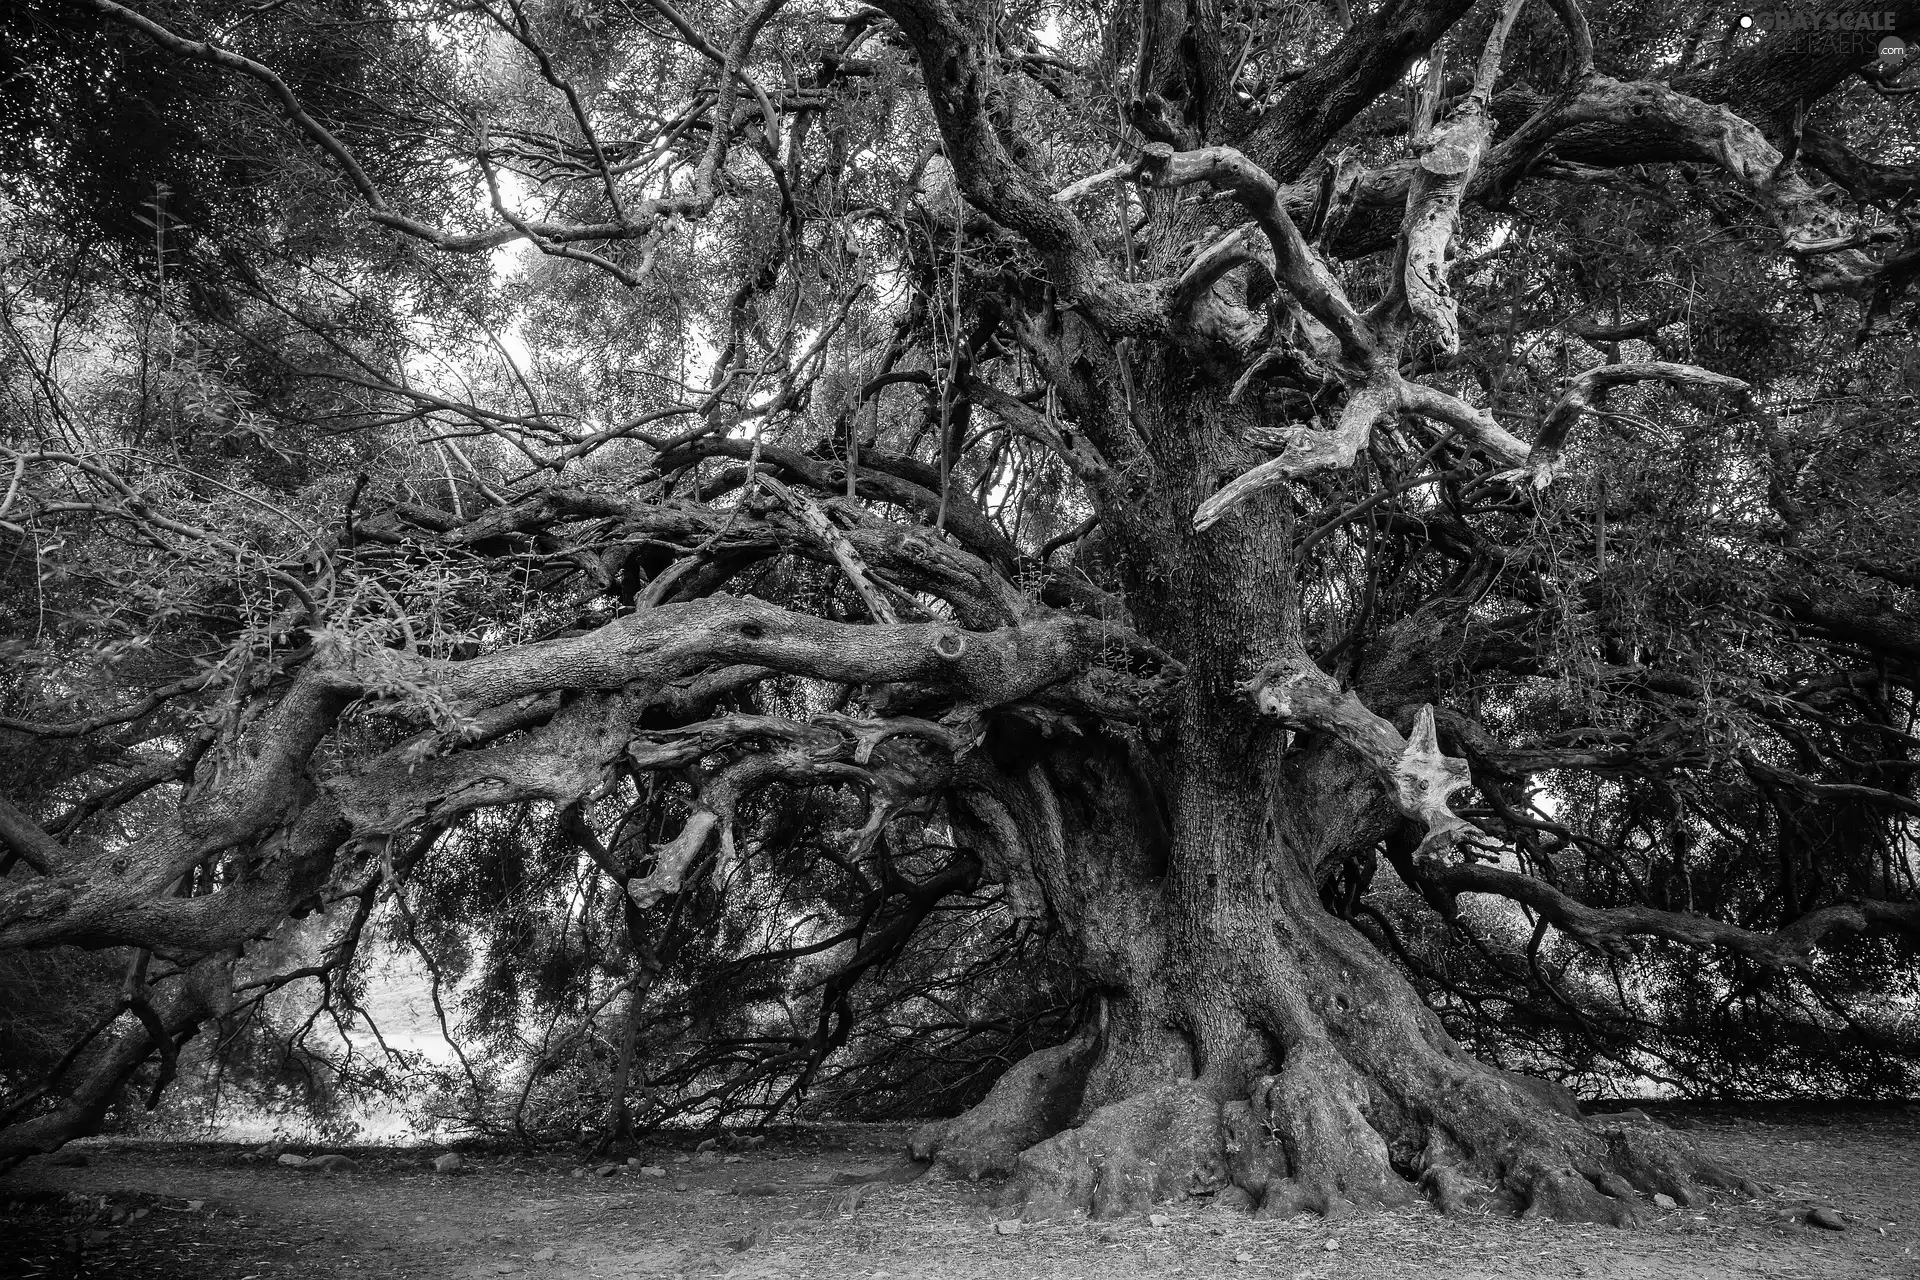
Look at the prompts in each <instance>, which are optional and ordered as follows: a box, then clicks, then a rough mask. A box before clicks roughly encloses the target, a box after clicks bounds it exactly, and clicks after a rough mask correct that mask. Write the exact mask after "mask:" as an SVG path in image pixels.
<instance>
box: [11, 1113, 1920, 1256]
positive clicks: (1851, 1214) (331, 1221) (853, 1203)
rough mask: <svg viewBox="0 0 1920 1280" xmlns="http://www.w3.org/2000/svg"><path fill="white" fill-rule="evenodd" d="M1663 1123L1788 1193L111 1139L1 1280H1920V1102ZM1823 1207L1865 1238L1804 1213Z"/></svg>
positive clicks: (28, 1177)
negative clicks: (1519, 1204)
mask: <svg viewBox="0 0 1920 1280" xmlns="http://www.w3.org/2000/svg"><path fill="white" fill-rule="evenodd" d="M1648 1110H1650V1111H1653V1112H1654V1113H1655V1114H1656V1115H1658V1116H1659V1117H1660V1118H1661V1119H1663V1120H1666V1121H1667V1122H1669V1123H1672V1124H1675V1125H1676V1126H1677V1127H1683V1128H1691V1129H1692V1130H1693V1136H1694V1137H1695V1138H1696V1139H1698V1140H1699V1142H1700V1143H1701V1144H1702V1145H1703V1146H1704V1147H1705V1148H1706V1149H1707V1151H1708V1152H1709V1154H1711V1155H1712V1156H1714V1157H1716V1158H1717V1159H1719V1160H1721V1161H1722V1162H1723V1163H1725V1164H1726V1165H1728V1166H1729V1167H1732V1168H1735V1169H1738V1170H1740V1171H1742V1172H1744V1173H1746V1174H1747V1175H1749V1176H1751V1177H1752V1178H1754V1179H1756V1180H1758V1181H1759V1182H1761V1183H1763V1184H1765V1185H1766V1186H1767V1187H1768V1188H1769V1190H1768V1193H1767V1194H1766V1195H1764V1196H1763V1197H1762V1198H1760V1199H1759V1200H1748V1199H1745V1198H1743V1197H1731V1196H1729V1197H1720V1198H1715V1199H1712V1200H1709V1201H1706V1202H1703V1203H1701V1204H1698V1205H1695V1206H1693V1207H1691V1208H1676V1209H1668V1210H1661V1209H1658V1208H1656V1207H1654V1206H1652V1205H1648V1206H1645V1210H1644V1213H1643V1219H1642V1222H1641V1224H1640V1226H1639V1227H1637V1228H1629V1229H1615V1228H1610V1227H1592V1226H1568V1225H1562V1224H1558V1223H1551V1222H1527V1221H1516V1220H1514V1219H1512V1218H1510V1217H1504V1216H1493V1215H1489V1214H1464V1215H1460V1216H1456V1217H1443V1216H1441V1215H1440V1214H1438V1213H1436V1212H1433V1211H1432V1210H1429V1209H1424V1208H1422V1209H1414V1210H1406V1211H1401V1212H1395V1213H1375V1214H1366V1215H1361V1216H1356V1217H1352V1218H1348V1219H1345V1220H1340V1221H1327V1220H1324V1219H1321V1218H1317V1217H1299V1218H1294V1219H1291V1220H1283V1221H1254V1220H1251V1219H1249V1218H1247V1217H1245V1216H1244V1215H1241V1214H1237V1213H1235V1214H1227V1213H1221V1212H1214V1211H1211V1210H1209V1209H1207V1208H1205V1207H1204V1206H1203V1205H1201V1204H1200V1202H1197V1201H1196V1202H1191V1203H1190V1204H1188V1205H1184V1206H1182V1205H1174V1206H1166V1207H1165V1208H1164V1210H1163V1212H1164V1215H1165V1219H1166V1220H1165V1221H1164V1222H1162V1223H1160V1224H1156V1223H1155V1222H1152V1221H1149V1220H1147V1219H1145V1218H1141V1219H1134V1220H1127V1221H1120V1222H1111V1223H1096V1222H1085V1221H1070V1222H1055V1223H1028V1224H1023V1225H1021V1226H1019V1227H1018V1228H1017V1230H1013V1231H1011V1232H1009V1233H1004V1234H1003V1232H1002V1230H1001V1229H1000V1228H999V1227H996V1223H999V1222H1003V1221H1005V1219H1004V1215H1003V1214H1002V1213H1000V1212H997V1211H996V1210H995V1209H994V1207H993V1205H992V1188H991V1187H990V1186H986V1185H983V1184H974V1183H964V1182H948V1181H937V1180H934V1179H932V1178H928V1177H923V1176H921V1169H922V1167H921V1166H917V1165H913V1164H911V1163H908V1162H906V1161H904V1159H903V1158H902V1157H901V1156H900V1155H899V1154H898V1153H899V1152H900V1151H901V1150H902V1149H903V1148H904V1146H905V1132H906V1131H905V1129H904V1128H901V1127H880V1126H848V1127H836V1128H832V1129H824V1130H820V1131H817V1132H812V1133H807V1134H801V1135H789V1136H788V1137H786V1138H784V1139H780V1140H776V1141H774V1142H770V1143H768V1144H767V1145H766V1146H765V1147H763V1148H761V1149H759V1150H756V1151H753V1152H751V1153H746V1154H744V1155H742V1156H741V1157H740V1158H738V1159H735V1160H733V1161H730V1162H729V1161H725V1160H724V1156H725V1155H726V1154H727V1153H726V1152H725V1151H724V1149H723V1151H722V1152H720V1153H715V1154H714V1155H710V1156H707V1157H704V1158H703V1157H699V1156H695V1155H693V1154H692V1153H691V1151H690V1148H691V1147H692V1145H693V1140H692V1139H689V1140H688V1141H687V1142H686V1143H685V1144H684V1146H683V1147H682V1148H681V1149H675V1148H674V1147H672V1146H668V1145H656V1146H651V1147H648V1148H646V1149H644V1150H643V1151H641V1152H640V1153H639V1154H640V1157H641V1159H642V1160H643V1161H645V1162H648V1163H652V1164H655V1165H657V1166H659V1167H664V1168H665V1169H667V1170H668V1176H666V1177H664V1178H656V1177H649V1176H645V1175H642V1174H639V1173H637V1172H622V1173H618V1174H614V1175H611V1176H607V1177H599V1176H593V1175H592V1174H589V1175H588V1176H586V1177H584V1178H582V1177H576V1176H574V1171H575V1170H577V1169H580V1168H581V1167H582V1158H581V1157H579V1156H573V1155H565V1156H563V1155H553V1154H541V1155H526V1154H514V1153H505V1154H491V1155H489V1154H476V1153H471V1152H469V1153H465V1154H463V1156H462V1159H463V1161H464V1166H465V1167H464V1168H463V1169H462V1170H461V1171H460V1172H458V1173H453V1174H440V1173H435V1172H433V1171H432V1169H431V1167H430V1165H429V1161H430V1160H431V1158H432V1157H433V1156H434V1155H436V1154H438V1152H435V1151H421V1150H417V1149H406V1150H396V1149H393V1148H384V1149H374V1148H364V1149H351V1148H349V1149H346V1153H347V1154H349V1155H351V1156H352V1158H353V1159H354V1160H355V1162H356V1163H357V1164H358V1166H359V1167H358V1169H357V1170H355V1171H352V1172H342V1173H334V1174H321V1173H308V1172H302V1171H299V1170H296V1169H291V1168H287V1167H284V1166H281V1165H279V1164H277V1163H273V1162H272V1161H270V1160H265V1159H260V1158H257V1157H254V1156H252V1154H251V1153H249V1152H245V1151H243V1150H241V1149H239V1148H235V1147H231V1146H210V1145H194V1146H159V1147H156V1146H147V1145H133V1144H116V1143H113V1142H111V1141H96V1142H92V1143H88V1144H84V1145H83V1146H81V1147H80V1148H79V1149H80V1150H83V1151H85V1153H86V1155H87V1157H88V1163H87V1165H86V1166H85V1167H50V1166H48V1164H47V1162H46V1161H45V1160H44V1159H42V1160H35V1161H31V1162H29V1163H28V1164H26V1165H24V1166H22V1167H21V1168H19V1169H17V1170H16V1171H15V1172H14V1173H13V1174H12V1175H10V1176H8V1177H6V1178H3V1179H0V1277H5V1278H6V1280H14V1278H15V1277H19V1278H20V1280H28V1278H30V1277H31V1278H38V1277H62V1278H71V1280H79V1278H80V1277H89V1278H101V1280H104V1278H107V1277H111V1278H113V1280H282V1278H292V1280H319V1278H320V1277H354V1278H355V1280H387V1278H389V1277H396V1278H397V1277H406V1278H408V1280H414V1278H418V1280H443V1278H444V1280H478V1278H480V1277H491V1276H502V1275H515V1276H524V1277H526V1278H527V1280H586V1278H587V1277H595V1278H599V1277H605V1278H607V1280H615V1278H625V1277H632V1278H634V1280H641V1278H643V1277H645V1278H651V1277H663V1278H664V1277H700V1278H701V1280H705V1278H706V1277H734V1278H736V1280H749V1278H753V1280H758V1278H760V1277H768V1278H771V1277H819V1278H821V1280H827V1278H829V1277H832V1278H836V1280H837V1278H839V1277H850V1278H851V1277H861V1278H871V1280H882V1278H887V1280H914V1278H924V1280H945V1278H946V1277H976V1276H977V1277H986V1278H989V1280H1014V1278H1016V1277H1018V1278H1019V1280H1028V1278H1033V1277H1037V1278H1040V1280H1069V1278H1076V1277H1079V1278H1085V1280H1131V1278H1132V1277H1145V1276H1154V1277H1161V1276H1182V1277H1214V1276H1220V1277H1226V1276H1233V1277H1260V1278H1261V1280H1268V1278H1274V1277H1278V1278H1281V1280H1344V1278H1347V1277H1351V1278H1352V1280H1376V1278H1382V1280H1383V1278H1385V1277H1408V1278H1409V1280H1411V1278H1413V1277H1419V1278H1421V1280H1425V1278H1426V1277H1430V1276H1439V1275H1445V1276H1447V1277H1449V1280H1477V1278H1483V1277H1494V1276H1502V1277H1529V1278H1532V1280H1558V1278H1559V1277H1620V1278H1622V1280H1628V1278H1631V1280H1641V1278H1644V1280H1656V1278H1658V1280H1695V1278H1698V1277H1708V1276H1712V1277H1721V1276H1731V1277H1756V1278H1758V1277H1765V1278H1766V1280H1801V1278H1809V1280H1810V1278H1812V1277H1821V1278H1827V1277H1831V1278H1833V1280H1861V1278H1868V1277H1904V1278H1910V1280H1920V1107H1914V1106H1907V1107H1900V1106H1873V1107H1869V1106H1745V1105H1743V1106H1737V1107H1736V1106H1724V1107H1715V1106H1686V1107H1680V1106H1671V1107H1655V1106H1650V1107H1649V1108H1648ZM305 1154H311V1152H307V1153H305ZM1823 1206H1824V1207H1828V1208H1831V1209H1833V1210H1836V1211H1837V1212H1838V1213H1840V1214H1841V1215H1842V1216H1843V1218H1844V1220H1845V1221H1846V1223H1847V1224H1848V1225H1847V1227H1846V1229H1844V1230H1839V1231H1832V1230H1825V1229H1822V1228H1820V1227H1817V1226H1812V1225H1809V1224H1808V1223H1807V1220H1806V1219H1807V1214H1808V1212H1809V1211H1810V1210H1812V1209H1814V1208H1816V1207H1823ZM1007 1225H1009V1226H1011V1224H1010V1223H1008V1224H1007Z"/></svg>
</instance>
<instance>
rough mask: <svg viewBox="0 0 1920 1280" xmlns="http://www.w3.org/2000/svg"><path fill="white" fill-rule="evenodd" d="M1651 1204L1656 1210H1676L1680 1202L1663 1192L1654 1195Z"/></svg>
mask: <svg viewBox="0 0 1920 1280" xmlns="http://www.w3.org/2000/svg"><path fill="white" fill-rule="evenodd" d="M1653 1203H1654V1206H1655V1207H1656V1208H1660V1209H1678V1208H1679V1207H1680V1202H1679V1201H1678V1200H1675V1199H1674V1198H1673V1197H1672V1196H1670V1195H1668V1194H1667V1193H1666V1192H1664V1191H1660V1192H1656V1193H1654V1197H1653Z"/></svg>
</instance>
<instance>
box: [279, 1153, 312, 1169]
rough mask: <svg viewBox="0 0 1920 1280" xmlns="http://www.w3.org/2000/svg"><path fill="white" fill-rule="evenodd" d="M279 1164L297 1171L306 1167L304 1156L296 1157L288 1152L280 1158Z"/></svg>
mask: <svg viewBox="0 0 1920 1280" xmlns="http://www.w3.org/2000/svg"><path fill="white" fill-rule="evenodd" d="M280 1163H281V1164H283V1165H285V1166H287V1168H289V1169H299V1168H303V1167H304V1166H305V1165H306V1163H307V1158H306V1157H305V1156H297V1155H295V1154H293V1152H291V1151H289V1152H287V1153H285V1154H284V1155H282V1156H281V1157H280Z"/></svg>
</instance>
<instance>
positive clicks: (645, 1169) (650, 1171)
mask: <svg viewBox="0 0 1920 1280" xmlns="http://www.w3.org/2000/svg"><path fill="white" fill-rule="evenodd" d="M640 1176H641V1177H643V1178H664V1177H666V1176H667V1171H666V1170H665V1169H662V1168H661V1167H660V1166H659V1165H657V1164H643V1165H641V1166H640Z"/></svg>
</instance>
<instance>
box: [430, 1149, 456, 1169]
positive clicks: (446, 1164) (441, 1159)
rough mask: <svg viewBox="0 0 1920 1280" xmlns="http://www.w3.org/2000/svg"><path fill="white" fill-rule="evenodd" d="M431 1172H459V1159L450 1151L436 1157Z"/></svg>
mask: <svg viewBox="0 0 1920 1280" xmlns="http://www.w3.org/2000/svg"><path fill="white" fill-rule="evenodd" d="M433 1171H434V1172H435V1173H458V1172H460V1157H459V1156H458V1155H456V1154H455V1153H453V1152H451V1151H449V1152H447V1154H445V1155H443V1156H436V1157H435V1158H434V1161H433Z"/></svg>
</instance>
